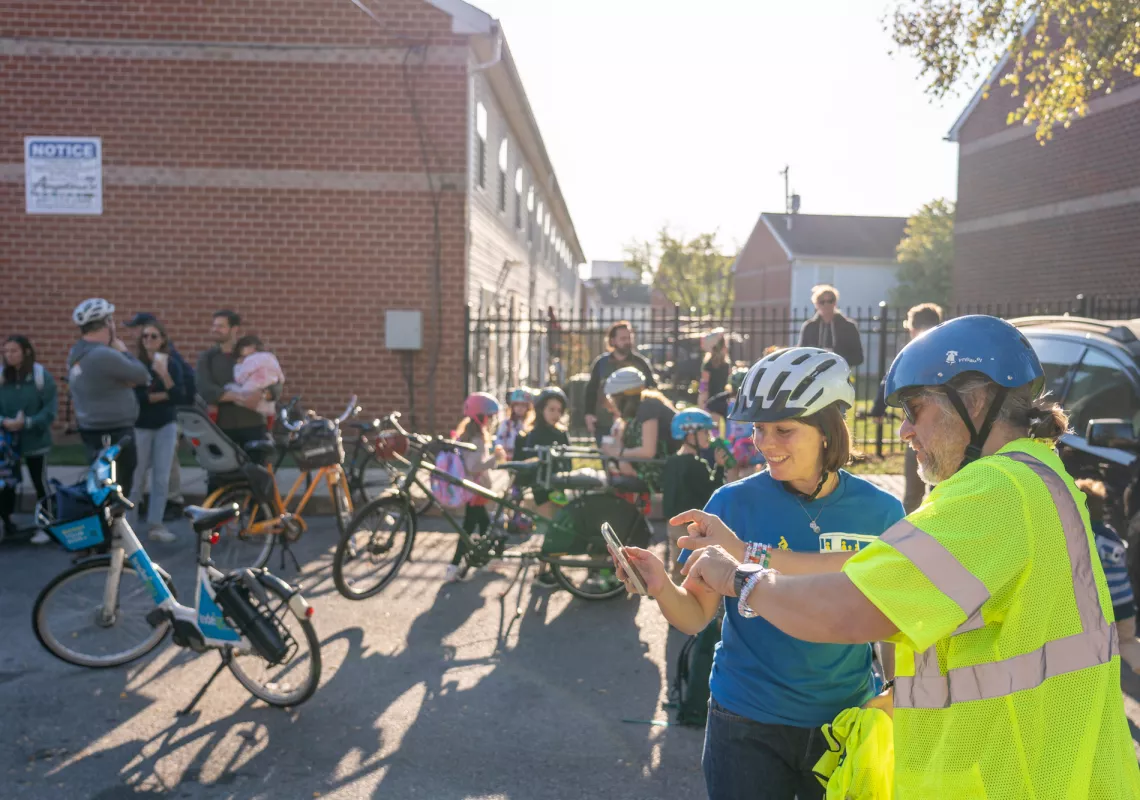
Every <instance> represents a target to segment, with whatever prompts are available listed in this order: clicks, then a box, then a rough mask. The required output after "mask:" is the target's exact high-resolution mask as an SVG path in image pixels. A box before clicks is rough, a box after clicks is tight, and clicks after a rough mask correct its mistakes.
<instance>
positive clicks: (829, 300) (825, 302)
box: [816, 297, 835, 306]
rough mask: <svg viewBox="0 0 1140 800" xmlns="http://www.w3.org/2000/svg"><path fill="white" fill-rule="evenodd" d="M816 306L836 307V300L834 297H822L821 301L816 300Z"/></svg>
mask: <svg viewBox="0 0 1140 800" xmlns="http://www.w3.org/2000/svg"><path fill="white" fill-rule="evenodd" d="M816 304H817V305H821V306H833V305H835V298H834V297H821V298H819V300H816Z"/></svg>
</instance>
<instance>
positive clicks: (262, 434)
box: [206, 425, 269, 495]
mask: <svg viewBox="0 0 1140 800" xmlns="http://www.w3.org/2000/svg"><path fill="white" fill-rule="evenodd" d="M222 433H224V434H225V435H226V436H228V437H229V438H230V441H232V442H233V443H234V444H236V445H237V446H238V447H241V446H242V445H244V444H245V443H246V442H260V441H261V440H262V439H268V438H269V428H267V427H265V426H264V425H254V426H252V427H249V428H223V429H222ZM243 452H244V450H243ZM246 455H247V456H249V457H250V459H251V460H252V461H253V462H254V463H256V464H258V465H260V466H263V467H264V466H265V459H264V458H262V457H260V456H254V455H252V454H250V453H248V452H247V453H246ZM218 477H219V476H215V475H210V476H209V478H208V479H207V480H206V494H207V495H210V494H213V493H214V491H215V490H217V489H220V488H221V487H222V486H223V482H222V481H219V480H218Z"/></svg>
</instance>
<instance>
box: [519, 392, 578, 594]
mask: <svg viewBox="0 0 1140 800" xmlns="http://www.w3.org/2000/svg"><path fill="white" fill-rule="evenodd" d="M569 408H570V403H569V401H568V400H567V399H566V393H565V392H563V391H562V390H561V389H559V388H558V387H556V386H554V387H549V388H546V389H543V390H542V391H541V392H539V394H538V399H537V400H535V401H534V412H533V413H532V414H531V423H530V427H529V428H527V429H526V431H524V432H523V433H520V434H519V437H518V439H516V440H515V458H516V459H518V460H520V461H529V460H531V459H537V458H538V451H537V450H536V449H535V448H537V447H553V446H555V445H561V446H563V447H569V446H570V436H569V434H567V433H566V429H565V428H563V427H562V417H563V416H564V415H565V414H566V412H567V411H568V410H569ZM571 468H572V464H571V462H570V460H569V459H563V460H560V461H559V462H558V463H556V464H555V471H556V472H567V471H569V470H570V469H571ZM533 482H534V477H533V476H532V475H526V474H522V473H520V474H519V480H518V481H517V483H516V485H518V486H520V487H521V486H525V485H527V484H531V493H532V494H533V495H534V505H535V511H537V512H538V513H539V514H541V515H542V516H544V517H553V516H554V515H555V513H557V511H558V506H557V504H556V503H555V502H554V500H553V499H551V496H550V492H549V491H547V490H546V489H544V488H542V487H541V486H534V485H533ZM563 502H565V501H563ZM534 582H535V583H536V584H537V585H539V586H541V587H543V588H546V589H551V588H553V587H555V586H557V585H558V581H557V580H555V578H554V573H552V572H551V571H550V567H549V566H548V565H547V564H545V563H544V564H542V565H541V566H540V567H539V570H538V574H537V575H535V576H534Z"/></svg>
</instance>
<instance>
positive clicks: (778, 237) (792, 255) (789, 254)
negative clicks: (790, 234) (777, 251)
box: [760, 213, 796, 261]
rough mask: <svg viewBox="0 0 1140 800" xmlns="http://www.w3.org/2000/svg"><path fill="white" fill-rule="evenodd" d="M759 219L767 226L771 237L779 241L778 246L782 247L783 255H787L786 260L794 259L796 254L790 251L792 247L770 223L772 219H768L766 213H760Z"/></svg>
mask: <svg viewBox="0 0 1140 800" xmlns="http://www.w3.org/2000/svg"><path fill="white" fill-rule="evenodd" d="M760 221H761V222H763V223H764V225H765V226H766V227H767V228H768V232H769V233H771V234H772V236H773V238H775V240H776V241H777V242H779V243H780V247H782V248H783V250H784V255H786V256H787V257H788V261H795V260H796V254H795V253H793V252H792V248H790V247H788V243H787V242H785V241H784V237H782V236H781V235H780V234H779V232H778V231H777V230H776V226H775V225H773V224H772V220H770V219H768V214H767V213H763V214H761V215H760Z"/></svg>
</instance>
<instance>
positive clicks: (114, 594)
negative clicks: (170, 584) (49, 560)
mask: <svg viewBox="0 0 1140 800" xmlns="http://www.w3.org/2000/svg"><path fill="white" fill-rule="evenodd" d="M124 561H126V562H128V563H129V564H130V565H131V566H132V567H134V568H135V571H136V572H138V574H139V577H140V578H142V580H143V582H144V583H145V584H146V585H147V588H148V589H150V593H151V598H152V599H153V600H154V604H155V606H157V607H158V608H161V609H163V610H164V611H168V612H170V615H171V617H172V619H173V621H174V624H175V625H177V624H179V623H183V624H186V625H190V626H192V627H193V628H194V629H195V630H197V631H198V633H199V634H200V635H201V637H202V641H203V642H205V644H206V646H207V647H211V648H215V649H220V648H223V647H230V648H233V650H234V651H235V652H237V653H239V654H245V653H252V652H254V650H253V647H252V645H250V643H249V640H248V639H246V637H245V636H243V635H242V634H241V633H240V632H239V631H237V630H236V629H235V628H233V627H232V626H230V624H229V623H227V622H226V619H225V615H224V614H223V613H222V610H221V609H220V608H218V604H217V601H216V599H215V595H214V587H213V585H212V583H211V581H213V580H215V579H218V578H221V577H223V576H222V573H221V572H220V571H218V569H217V568H215V567H214V566H213V564H212V563H211V562H210V541H209V538H208V537H206V536H200V537H199V545H198V575H197V582H196V584H195V587H194V607H193V608H191V607H189V606H184V605H182V604H181V603H179V602H178V601H177V600H175V599H174V595H172V594H171V593H170V589H168V588H167V586H166V582H165V581H164V580H163V579H162V577H161V576H160V575H159V569H161V568H160V567H158V566H157V565H156V564H155V563H154V562H153V561H151V559H150V556H149V555H148V554H147V552H146V548H144V547H143V546H142V543H141V542H140V541H139V539H138V537H137V536H136V535H135V532H134V531H133V530H132V529H131V526H130V525H129V524H128V523H127V521H126V520H125V519H124V518H123V517H116V518H114V520H112V522H111V569H110V571H109V572H108V574H107V584H106V586H105V587H104V589H103V608H104V609H113V608H117V607H118V600H119V598H118V594H119V579H120V577H121V575H122V571H123V562H124ZM164 574H165V573H164Z"/></svg>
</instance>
